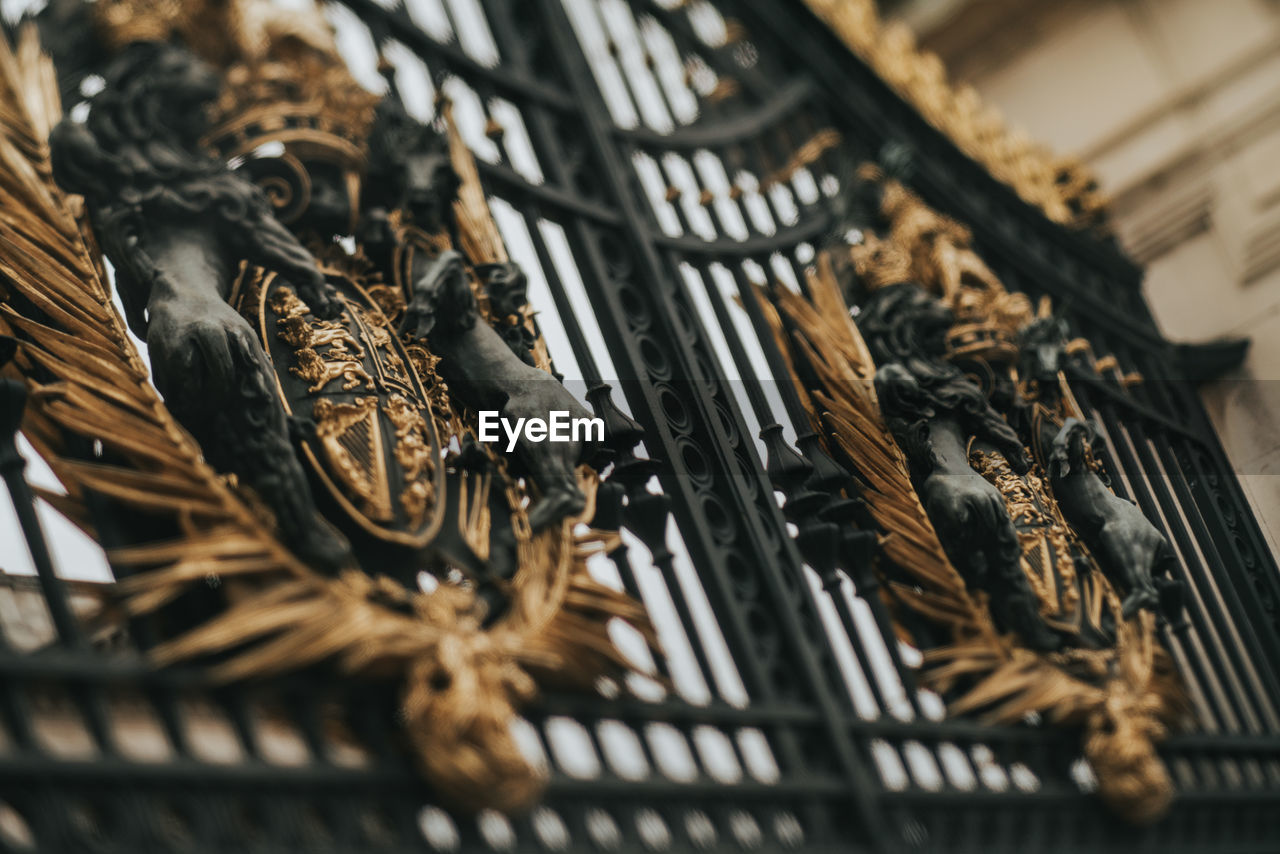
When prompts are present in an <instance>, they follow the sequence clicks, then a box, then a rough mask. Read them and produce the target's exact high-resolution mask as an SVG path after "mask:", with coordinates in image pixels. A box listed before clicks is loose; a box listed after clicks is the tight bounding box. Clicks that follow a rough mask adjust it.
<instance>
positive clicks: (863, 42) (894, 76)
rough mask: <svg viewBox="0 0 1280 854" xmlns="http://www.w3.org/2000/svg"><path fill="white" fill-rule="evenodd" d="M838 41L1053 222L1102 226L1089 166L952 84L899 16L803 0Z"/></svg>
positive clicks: (871, 7) (1103, 213)
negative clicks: (888, 19)
mask: <svg viewBox="0 0 1280 854" xmlns="http://www.w3.org/2000/svg"><path fill="white" fill-rule="evenodd" d="M804 2H805V5H807V6H808V7H809V9H810V10H812V11H813V13H814V14H815V15H817V16H818V17H819V18H820V19H822V21H823V22H824V23H825V24H826V25H827V26H828V27H830V28H831V31H832V32H834V33H835V34H836V35H837V36H838V37H839V38H840V40H841V41H843V42H844V43H845V45H846V46H847V47H848V48H849V50H851V51H852V52H853V53H855V54H857V55H858V56H859V57H860V58H861V59H862V60H863V61H864V62H866V63H867V64H868V65H870V66H871V68H872V70H874V71H875V72H876V74H878V75H880V77H881V79H883V80H884V81H885V82H886V83H888V84H889V86H890V87H892V88H893V90H894V91H895V92H897V93H898V95H899V96H901V97H902V98H903V99H904V100H905V101H907V102H908V103H909V104H911V106H912V107H914V108H915V109H916V110H917V111H918V112H919V113H920V115H922V116H923V117H924V118H925V120H927V121H928V122H929V123H930V124H932V125H933V126H934V127H936V128H937V129H938V130H940V131H942V132H943V133H944V134H946V135H947V136H949V137H950V138H951V141H952V142H954V143H955V144H956V147H958V148H959V149H960V150H961V151H963V152H964V153H965V154H967V155H969V156H970V157H972V158H973V159H974V160H976V161H978V162H979V163H981V164H982V165H983V166H985V167H986V169H987V171H989V172H990V173H991V175H992V176H993V177H994V178H996V179H997V180H999V181H1002V182H1004V183H1005V184H1008V185H1009V186H1010V187H1012V188H1013V189H1014V191H1015V192H1017V194H1018V195H1019V196H1021V197H1022V199H1023V201H1026V202H1028V203H1029V204H1032V205H1035V206H1036V207H1038V208H1040V209H1041V210H1042V211H1044V215H1045V216H1047V217H1048V218H1049V219H1051V220H1053V221H1054V222H1058V223H1063V224H1064V225H1070V226H1072V227H1075V228H1093V229H1097V230H1099V231H1107V230H1108V228H1107V226H1106V218H1107V200H1106V197H1105V196H1104V195H1103V193H1102V191H1101V190H1099V188H1098V181H1097V178H1096V177H1095V176H1094V175H1093V172H1092V171H1091V170H1090V169H1089V168H1088V167H1087V166H1085V165H1084V164H1083V163H1082V162H1080V161H1079V160H1077V159H1075V158H1072V157H1062V156H1058V155H1055V154H1054V153H1053V152H1051V151H1050V150H1049V149H1048V148H1046V147H1045V146H1043V145H1040V144H1038V143H1036V142H1035V141H1034V140H1032V139H1031V138H1030V137H1029V136H1028V135H1027V134H1026V133H1025V132H1024V131H1022V130H1020V129H1017V128H1012V127H1010V126H1009V125H1008V124H1006V122H1005V120H1004V118H1003V117H1002V116H1001V115H1000V112H999V110H997V109H996V108H995V107H993V106H991V105H989V104H984V103H983V102H982V98H981V97H980V96H979V95H978V93H977V91H976V90H975V89H974V88H973V87H972V86H967V85H965V86H953V85H952V84H951V83H950V82H949V81H948V80H947V72H946V69H945V68H944V67H943V64H942V61H941V60H940V59H939V58H938V57H937V56H936V55H935V54H932V53H928V52H926V51H922V50H920V49H919V48H918V47H917V46H916V40H915V36H914V34H913V33H912V32H911V30H910V28H909V27H907V26H906V25H905V24H902V23H889V24H886V23H884V22H883V21H882V20H881V19H880V15H879V12H878V11H877V9H876V4H875V0H804Z"/></svg>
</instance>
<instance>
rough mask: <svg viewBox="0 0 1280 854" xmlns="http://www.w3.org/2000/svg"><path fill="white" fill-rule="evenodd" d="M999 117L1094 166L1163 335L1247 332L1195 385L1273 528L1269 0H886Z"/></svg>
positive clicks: (1273, 187)
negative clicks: (1227, 364) (1211, 376)
mask: <svg viewBox="0 0 1280 854" xmlns="http://www.w3.org/2000/svg"><path fill="white" fill-rule="evenodd" d="M881 5H882V10H883V11H884V13H885V14H886V15H888V16H896V17H898V18H900V19H902V20H904V21H905V22H907V23H908V24H910V25H911V26H912V27H913V28H914V29H915V30H916V32H917V33H918V35H919V40H920V44H921V46H922V47H924V48H926V49H929V50H932V51H934V52H936V53H937V54H938V55H939V56H941V58H942V59H943V60H944V62H945V63H946V64H947V66H948V68H949V70H950V74H951V77H952V79H953V80H955V81H956V82H964V83H969V84H971V85H973V86H974V87H975V88H976V89H977V90H978V91H979V92H980V93H981V94H982V95H983V97H984V99H985V100H986V101H988V102H989V103H992V104H995V105H997V106H998V107H1000V108H1001V109H1002V110H1003V112H1004V113H1005V114H1006V116H1007V117H1008V119H1009V120H1010V122H1011V123H1012V124H1014V125H1019V126H1021V127H1023V128H1025V129H1026V130H1027V131H1029V132H1030V133H1031V135H1032V136H1034V137H1035V138H1037V139H1038V140H1041V141H1043V142H1044V143H1046V144H1048V145H1049V146H1050V147H1052V148H1053V149H1055V150H1056V151H1059V152H1061V153H1064V154H1075V155H1078V156H1080V157H1081V158H1082V159H1084V160H1085V161H1086V162H1087V163H1089V164H1090V165H1091V166H1092V167H1093V168H1094V170H1095V171H1096V172H1097V174H1098V175H1099V177H1100V179H1101V181H1102V184H1103V188H1104V190H1105V191H1106V192H1107V194H1108V195H1109V196H1110V197H1111V199H1112V205H1111V215H1112V219H1113V222H1114V225H1115V229H1116V232H1117V234H1118V236H1119V238H1120V241H1121V243H1122V245H1123V246H1124V247H1125V248H1126V250H1127V251H1128V252H1129V253H1130V254H1131V255H1132V256H1133V257H1134V258H1135V259H1136V260H1137V261H1139V262H1140V263H1142V264H1143V265H1144V266H1146V268H1147V282H1146V287H1147V294H1148V298H1149V300H1150V303H1151V307H1152V310H1153V311H1154V312H1155V315H1156V318H1157V320H1158V321H1159V323H1160V324H1161V325H1162V327H1163V328H1164V331H1165V332H1166V333H1167V334H1168V335H1169V337H1170V338H1173V339H1175V340H1187V341H1204V340H1207V339H1212V338H1218V337H1222V336H1233V337H1234V336H1241V337H1248V338H1250V339H1251V340H1252V347H1251V349H1250V351H1249V354H1248V356H1247V358H1246V360H1245V363H1244V365H1243V366H1242V368H1241V369H1239V370H1236V371H1234V372H1232V373H1230V374H1228V375H1227V376H1226V377H1225V378H1224V379H1222V380H1219V381H1216V382H1214V383H1211V384H1209V385H1207V386H1205V388H1204V389H1203V394H1204V398H1205V401H1206V404H1207V406H1208V408H1209V411H1210V414H1211V415H1212V417H1213V419H1214V421H1215V423H1216V425H1217V428H1218V431H1219V433H1220V435H1221V437H1222V441H1223V444H1224V445H1225V446H1226V449H1227V453H1228V454H1229V455H1230V457H1231V460H1232V462H1233V463H1234V465H1235V467H1236V470H1237V471H1238V472H1239V473H1240V477H1241V482H1242V484H1243V485H1244V488H1245V491H1246V492H1247V493H1248V494H1249V496H1250V498H1251V499H1252V500H1253V502H1254V503H1255V505H1256V506H1257V508H1258V510H1259V514H1260V521H1261V522H1262V524H1263V527H1264V529H1266V531H1267V534H1268V536H1269V538H1270V540H1271V544H1272V548H1273V549H1274V548H1275V547H1276V543H1277V541H1280V0H904V1H903V2H896V3H894V2H882V4H881Z"/></svg>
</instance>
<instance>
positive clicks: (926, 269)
mask: <svg viewBox="0 0 1280 854" xmlns="http://www.w3.org/2000/svg"><path fill="white" fill-rule="evenodd" d="M853 183H854V186H851V187H847V188H846V191H847V192H851V193H853V192H860V193H861V192H865V193H870V194H871V196H872V198H874V199H876V200H877V201H878V204H877V205H876V211H875V215H874V217H873V222H870V223H860V224H859V227H860V232H861V233H860V235H859V236H860V239H859V241H858V242H856V243H854V244H853V245H847V244H840V245H836V246H833V247H831V248H829V249H827V250H826V251H824V252H823V253H821V254H820V255H819V258H818V260H817V262H816V264H815V265H814V266H813V267H812V268H811V269H810V270H809V271H808V273H807V281H806V284H807V288H806V290H805V295H804V296H801V295H799V294H797V293H795V292H794V291H792V290H790V289H788V288H785V287H775V288H764V287H761V288H760V291H759V293H760V296H761V297H762V300H763V302H764V305H765V307H766V308H767V309H768V310H767V311H766V316H767V317H768V318H769V319H770V322H771V324H772V326H773V329H774V332H775V335H776V337H777V341H778V343H779V345H780V346H781V347H782V349H783V351H784V353H785V354H786V356H787V358H788V361H789V363H790V364H791V365H793V366H795V365H802V366H803V367H804V370H794V369H793V371H794V373H795V375H796V377H797V378H798V377H801V376H810V377H815V378H816V379H815V380H814V381H813V382H812V383H810V384H809V385H808V386H806V387H805V389H804V392H805V394H804V399H805V400H806V401H807V402H808V408H809V411H810V413H811V416H812V418H813V425H814V429H815V431H817V432H818V433H819V434H820V435H822V436H823V437H824V439H825V441H826V443H827V447H828V449H829V451H830V452H831V453H832V454H833V455H835V456H836V457H837V458H843V459H845V460H846V461H848V462H849V464H850V465H852V466H853V467H854V468H856V470H857V471H859V472H860V473H861V474H862V476H863V478H864V479H865V481H866V484H867V485H866V487H865V489H864V490H863V492H862V497H863V498H864V499H865V501H866V503H867V506H868V508H869V510H870V512H871V515H872V517H873V518H874V519H875V520H876V522H877V523H878V525H879V526H880V527H881V528H882V529H883V531H884V536H883V538H882V541H881V544H882V549H883V556H884V559H885V560H884V561H883V562H882V563H881V565H880V567H879V569H880V572H881V575H882V576H883V577H884V579H885V581H886V585H885V590H886V591H887V593H888V599H889V602H890V604H891V606H892V607H893V608H894V609H895V611H896V613H897V614H898V616H899V621H900V623H901V626H902V629H903V631H904V632H908V633H910V627H911V626H912V625H916V626H920V625H931V626H932V627H933V629H934V630H935V631H936V630H937V629H941V630H942V631H943V632H944V633H945V634H946V635H947V636H949V639H948V640H947V641H945V642H942V643H940V644H939V645H936V646H933V647H932V648H926V649H924V662H925V663H924V667H923V676H924V680H925V683H926V684H927V685H929V686H930V687H932V688H934V689H936V690H938V691H939V692H940V693H943V694H944V695H945V696H947V697H948V698H949V700H950V706H949V708H950V712H951V713H952V714H969V713H972V714H977V715H979V717H980V719H981V720H982V721H984V722H987V723H992V724H1007V725H1013V724H1019V723H1023V722H1024V721H1025V720H1026V719H1027V717H1028V715H1031V714H1032V713H1035V714H1038V715H1040V716H1041V717H1042V718H1043V719H1044V720H1045V721H1046V722H1048V723H1050V724H1054V725H1063V726H1076V727H1081V728H1083V730H1084V753H1085V756H1086V757H1087V758H1088V760H1089V762H1090V763H1091V764H1092V766H1093V768H1094V771H1095V773H1096V776H1097V778H1098V781H1099V791H1100V793H1101V795H1102V797H1103V798H1104V799H1105V800H1106V801H1107V803H1108V804H1109V805H1110V806H1111V807H1112V808H1113V809H1115V810H1116V812H1118V813H1119V814H1120V815H1122V816H1123V817H1125V818H1126V819H1128V820H1130V821H1134V822H1138V823H1145V822H1149V821H1152V820H1155V819H1156V818H1158V817H1159V816H1161V815H1163V814H1164V813H1165V812H1166V811H1167V809H1168V808H1169V805H1170V803H1171V801H1172V799H1173V796H1174V789H1173V784H1172V781H1171V779H1170V776H1169V773H1168V771H1167V769H1165V767H1164V765H1163V764H1162V762H1161V761H1160V759H1159V756H1158V755H1157V753H1156V751H1155V744H1156V743H1157V742H1158V741H1159V740H1160V739H1161V738H1163V737H1164V735H1165V734H1166V733H1167V732H1168V731H1169V730H1170V729H1171V728H1172V727H1175V726H1177V725H1180V724H1181V723H1183V722H1184V721H1185V716H1186V714H1187V704H1186V699H1185V695H1184V693H1183V688H1182V685H1181V682H1180V679H1179V677H1178V674H1177V672H1176V670H1175V669H1174V666H1173V661H1172V658H1171V657H1170V655H1169V653H1168V652H1167V651H1166V650H1165V649H1164V648H1163V647H1162V645H1161V644H1160V642H1159V640H1158V635H1157V623H1158V621H1159V620H1161V619H1163V618H1164V617H1165V616H1173V615H1174V614H1176V612H1177V611H1178V609H1179V608H1180V600H1179V590H1180V588H1179V585H1178V583H1177V582H1175V581H1173V580H1171V579H1170V578H1168V577H1167V575H1168V573H1169V572H1170V570H1171V569H1172V567H1173V565H1174V562H1175V561H1176V558H1175V557H1174V555H1173V552H1172V550H1171V549H1170V547H1169V545H1168V543H1167V542H1165V541H1164V539H1163V537H1162V536H1161V535H1160V534H1159V533H1158V532H1157V531H1156V529H1155V528H1154V526H1152V525H1151V524H1150V523H1149V522H1147V521H1146V520H1145V519H1144V518H1143V517H1142V515H1141V513H1140V512H1139V511H1138V510H1137V508H1136V507H1134V506H1133V505H1132V504H1131V503H1129V502H1125V501H1123V500H1121V499H1119V498H1117V497H1116V496H1115V495H1114V494H1113V493H1111V492H1110V490H1108V489H1107V488H1106V486H1105V483H1104V481H1103V480H1102V478H1101V477H1100V472H1101V467H1100V466H1099V464H1098V462H1097V460H1096V459H1095V457H1094V455H1093V453H1092V449H1091V447H1090V442H1089V436H1090V433H1089V428H1088V426H1087V425H1086V424H1085V423H1084V421H1083V418H1082V415H1081V413H1080V411H1079V407H1078V405H1077V404H1076V401H1075V399H1074V397H1073V396H1072V394H1071V390H1070V386H1069V385H1068V383H1067V381H1066V375H1065V373H1064V369H1065V367H1066V365H1065V362H1066V360H1067V359H1069V358H1071V357H1072V354H1073V353H1074V354H1076V355H1082V354H1083V352H1084V349H1087V348H1084V349H1082V348H1081V347H1080V346H1079V342H1068V341H1066V340H1065V338H1064V337H1063V336H1062V332H1063V328H1064V327H1063V326H1062V324H1061V321H1058V320H1056V319H1055V318H1054V317H1053V316H1052V312H1051V310H1050V306H1049V304H1048V301H1047V300H1046V301H1044V302H1042V304H1041V306H1040V308H1039V310H1038V311H1033V310H1032V308H1031V305H1030V303H1029V301H1028V300H1027V299H1026V297H1025V296H1024V295H1022V294H1016V293H1010V292H1008V291H1007V290H1006V289H1005V288H1004V287H1003V286H1002V284H1001V283H1000V281H999V280H998V279H997V278H996V276H995V275H994V274H993V273H992V272H991V271H990V269H988V268H987V266H986V265H985V264H984V263H983V262H982V259H981V258H980V257H979V256H978V255H977V254H976V253H975V252H974V251H973V249H972V248H971V246H970V243H969V235H968V231H967V229H965V228H964V227H963V226H961V225H960V224H959V223H956V222H954V221H953V220H950V219H948V218H946V217H944V216H941V215H940V214H938V213H937V212H936V211H933V210H931V209H929V208H928V207H927V206H926V205H924V204H923V202H921V201H920V199H919V198H917V197H916V196H915V195H914V194H913V193H911V192H910V191H909V190H908V189H907V188H906V187H904V186H903V185H902V184H900V183H898V182H897V181H894V180H890V179H888V178H886V177H885V176H884V175H883V174H882V173H881V172H880V170H879V169H877V168H874V167H870V166H866V167H863V168H862V169H861V170H860V172H859V175H858V177H857V179H856V180H855V181H854V182H853ZM855 305H856V306H857V307H858V309H859V311H858V312H857V313H856V315H855V316H854V317H853V318H852V319H851V315H850V307H851V306H855ZM921 621H923V623H921Z"/></svg>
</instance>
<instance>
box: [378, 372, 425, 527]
mask: <svg viewBox="0 0 1280 854" xmlns="http://www.w3.org/2000/svg"><path fill="white" fill-rule="evenodd" d="M382 411H383V412H384V413H386V416H387V418H389V419H390V420H391V424H392V426H393V427H394V428H395V431H396V447H395V456H396V462H397V463H399V464H400V469H401V471H403V472H404V483H405V486H404V489H403V490H402V491H401V493H400V506H401V507H403V508H404V512H405V514H406V515H408V517H409V518H410V520H420V519H422V518H423V516H425V515H426V512H427V509H428V508H429V507H431V506H432V505H433V504H434V502H435V488H434V486H433V484H432V475H433V474H434V473H435V467H436V461H435V460H434V459H433V457H432V451H431V441H430V439H429V437H428V434H427V422H426V420H425V419H424V418H423V417H422V413H421V412H420V411H419V410H418V407H416V406H414V405H413V404H412V403H411V402H410V401H409V400H408V399H406V398H405V397H403V396H402V395H398V394H393V395H391V397H390V398H389V399H388V400H387V401H386V403H384V404H383V406H382Z"/></svg>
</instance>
